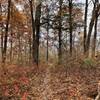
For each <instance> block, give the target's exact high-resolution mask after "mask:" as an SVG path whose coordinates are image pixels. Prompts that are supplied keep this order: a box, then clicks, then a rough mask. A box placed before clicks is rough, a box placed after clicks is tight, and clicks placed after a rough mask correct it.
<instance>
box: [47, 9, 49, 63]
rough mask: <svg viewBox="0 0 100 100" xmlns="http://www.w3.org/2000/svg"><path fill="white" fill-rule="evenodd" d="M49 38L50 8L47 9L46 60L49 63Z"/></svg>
mask: <svg viewBox="0 0 100 100" xmlns="http://www.w3.org/2000/svg"><path fill="white" fill-rule="evenodd" d="M48 38H49V8H47V54H46V55H47V56H46V60H47V61H48V57H49V50H48V48H49V47H48V42H49V41H48Z"/></svg>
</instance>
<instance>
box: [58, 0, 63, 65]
mask: <svg viewBox="0 0 100 100" xmlns="http://www.w3.org/2000/svg"><path fill="white" fill-rule="evenodd" d="M62 3H63V0H59V5H60V8H59V29H58V37H59V48H58V63H59V64H61V62H62V61H61V60H62V16H61V15H62Z"/></svg>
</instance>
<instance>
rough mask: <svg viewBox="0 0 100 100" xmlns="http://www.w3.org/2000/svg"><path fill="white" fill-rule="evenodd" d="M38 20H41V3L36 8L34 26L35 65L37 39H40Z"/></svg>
mask: <svg viewBox="0 0 100 100" xmlns="http://www.w3.org/2000/svg"><path fill="white" fill-rule="evenodd" d="M40 18H41V2H40V3H39V4H38V5H37V7H36V15H35V25H36V40H35V41H36V47H35V50H36V56H35V57H36V64H37V65H38V63H39V39H40Z"/></svg>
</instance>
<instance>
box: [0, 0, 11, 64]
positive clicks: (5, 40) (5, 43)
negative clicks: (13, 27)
mask: <svg viewBox="0 0 100 100" xmlns="http://www.w3.org/2000/svg"><path fill="white" fill-rule="evenodd" d="M10 7H11V0H8V13H7V22H6V29H5V36H4V48H3V59H2V63H5V61H6V53H7V41H8V26H9V21H10Z"/></svg>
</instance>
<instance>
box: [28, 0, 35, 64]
mask: <svg viewBox="0 0 100 100" xmlns="http://www.w3.org/2000/svg"><path fill="white" fill-rule="evenodd" d="M29 3H30V12H31V20H32V33H33V34H32V37H33V42H32V56H33V63H36V60H35V44H36V43H35V38H36V36H35V20H34V16H33V2H32V0H29Z"/></svg>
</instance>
